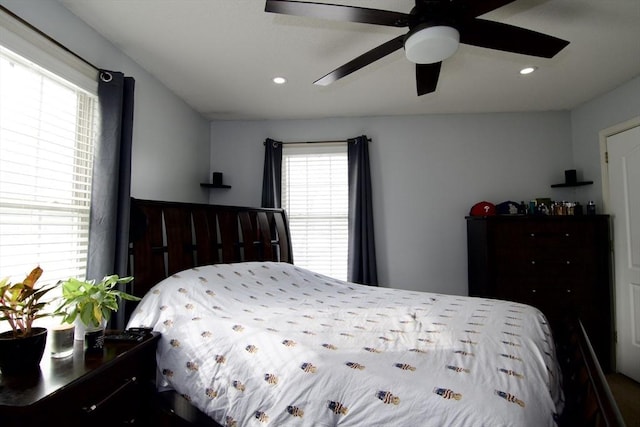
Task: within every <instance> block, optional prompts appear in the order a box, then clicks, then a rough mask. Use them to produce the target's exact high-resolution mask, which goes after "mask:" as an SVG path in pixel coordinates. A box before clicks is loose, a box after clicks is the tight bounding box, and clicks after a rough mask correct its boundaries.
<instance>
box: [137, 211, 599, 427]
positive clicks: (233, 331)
mask: <svg viewBox="0 0 640 427" xmlns="http://www.w3.org/2000/svg"><path fill="white" fill-rule="evenodd" d="M131 236H132V237H131V262H130V269H131V273H132V274H133V275H134V277H135V282H134V286H135V287H134V289H133V292H134V293H135V294H137V295H141V296H144V298H143V300H142V301H141V302H140V303H139V304H138V305H137V306H136V307H135V310H133V312H132V313H131V317H130V320H129V323H128V326H130V327H132V326H137V327H150V328H153V329H154V330H155V331H158V332H160V333H161V334H162V338H161V340H160V343H159V346H158V349H157V372H158V373H157V387H158V390H159V394H162V393H171V394H170V395H171V396H175V398H174V399H173V400H171V402H173V404H174V410H175V403H176V399H178V398H179V399H180V400H181V402H182V403H181V405H182V406H185V405H186V406H187V407H188V408H192V409H193V408H195V409H193V410H189V411H188V413H189V414H196V415H197V416H198V417H200V418H194V419H192V420H196V421H195V422H196V423H197V424H204V423H208V424H209V422H210V424H209V425H221V426H251V425H256V426H260V425H265V426H266V425H274V426H280V425H287V426H288V425H291V426H297V425H299V426H311V425H312V426H316V425H317V426H365V425H366V426H373V425H381V426H390V425H397V426H417V425H420V426H442V425H447V426H456V425H460V426H469V425H492V426H494V425H495V426H497V425H505V426H506V425H514V426H527V425H531V426H547V425H548V426H551V425H557V424H559V423H563V422H564V423H566V417H565V418H563V410H564V408H565V396H564V392H563V389H562V382H563V379H564V377H563V373H562V372H561V369H560V364H559V363H558V359H557V352H556V344H555V341H554V339H553V334H552V331H551V329H550V327H549V325H548V323H547V321H546V319H545V317H544V316H543V315H542V313H541V312H540V311H538V310H537V309H535V308H533V307H530V306H527V305H523V304H517V303H513V302H508V301H500V300H492V299H482V298H471V297H461V296H452V295H442V294H433V293H426V292H415V291H405V290H398V289H390V288H382V287H380V288H378V287H368V286H363V285H358V284H354V283H348V282H343V281H340V280H336V279H333V278H330V277H327V276H324V275H321V274H318V273H315V272H312V271H309V270H306V269H303V268H300V267H297V266H295V265H294V264H293V258H292V252H291V243H290V241H291V240H290V236H289V231H288V226H287V218H286V214H285V212H284V211H282V210H277V209H257V208H241V207H227V206H216V205H199V204H185V203H170V202H158V201H145V200H137V199H133V200H132V221H131ZM596 363H597V362H596ZM165 401H166V400H165ZM572 402H573V401H572ZM572 413H573V411H572ZM203 414H204V415H203ZM191 416H192V415H189V416H185V417H186V418H189V417H191ZM563 420H564V421H563ZM567 425H568V424H567Z"/></svg>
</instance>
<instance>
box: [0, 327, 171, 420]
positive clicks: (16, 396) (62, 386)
mask: <svg viewBox="0 0 640 427" xmlns="http://www.w3.org/2000/svg"><path fill="white" fill-rule="evenodd" d="M159 338H160V334H157V333H153V334H152V335H150V336H149V337H147V338H146V339H144V340H143V341H142V342H119V341H118V342H113V341H106V342H105V346H104V349H103V351H102V353H98V354H85V353H84V351H83V349H82V341H76V342H75V348H74V352H73V355H72V356H69V357H66V358H63V359H52V358H51V357H50V352H49V348H48V346H47V349H46V350H45V351H46V352H45V355H44V356H43V358H42V362H41V363H40V369H39V370H38V371H37V372H34V373H33V374H30V375H21V376H4V375H2V374H0V423H1V424H2V426H3V427H10V426H27V425H28V426H37V425H47V426H57V425H60V426H71V425H91V426H92V427H93V426H116V425H122V424H131V423H134V422H135V423H136V424H142V423H143V422H144V421H145V420H147V419H151V417H153V413H154V411H153V409H152V405H153V393H154V391H155V367H156V362H155V360H156V359H155V351H156V344H157V342H158V339H159ZM142 425H144V424H142Z"/></svg>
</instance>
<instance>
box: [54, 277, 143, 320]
mask: <svg viewBox="0 0 640 427" xmlns="http://www.w3.org/2000/svg"><path fill="white" fill-rule="evenodd" d="M132 280H133V277H122V278H120V277H118V275H116V274H114V275H112V276H105V277H104V279H102V280H101V281H100V282H98V283H95V281H94V280H79V279H75V278H70V279H68V280H66V281H64V282H61V283H62V299H63V300H64V303H63V304H62V305H61V306H60V308H59V309H58V310H59V311H60V312H62V313H63V315H64V318H63V319H62V321H63V322H67V323H73V322H74V321H75V319H76V317H78V316H79V317H80V320H81V321H82V323H84V324H85V325H86V326H93V327H98V326H100V324H101V323H102V321H103V319H105V320H106V321H108V320H109V318H110V317H111V313H112V312H114V311H118V303H119V302H120V300H123V299H124V300H129V301H139V300H140V298H138V297H136V296H133V295H130V294H128V293H126V292H123V291H120V290H119V289H117V286H118V285H121V284H126V283H129V282H130V281H132Z"/></svg>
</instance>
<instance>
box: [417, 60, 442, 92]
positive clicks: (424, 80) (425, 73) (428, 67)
mask: <svg viewBox="0 0 640 427" xmlns="http://www.w3.org/2000/svg"><path fill="white" fill-rule="evenodd" d="M441 66H442V62H435V63H433V64H416V87H417V88H418V96H421V95H424V94H427V93H431V92H435V90H436V86H438V77H440V67H441Z"/></svg>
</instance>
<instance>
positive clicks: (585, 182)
mask: <svg viewBox="0 0 640 427" xmlns="http://www.w3.org/2000/svg"><path fill="white" fill-rule="evenodd" d="M590 184H593V181H580V182H573V183H571V184H568V183H562V184H552V185H551V188H561V187H582V186H583V185H590Z"/></svg>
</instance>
